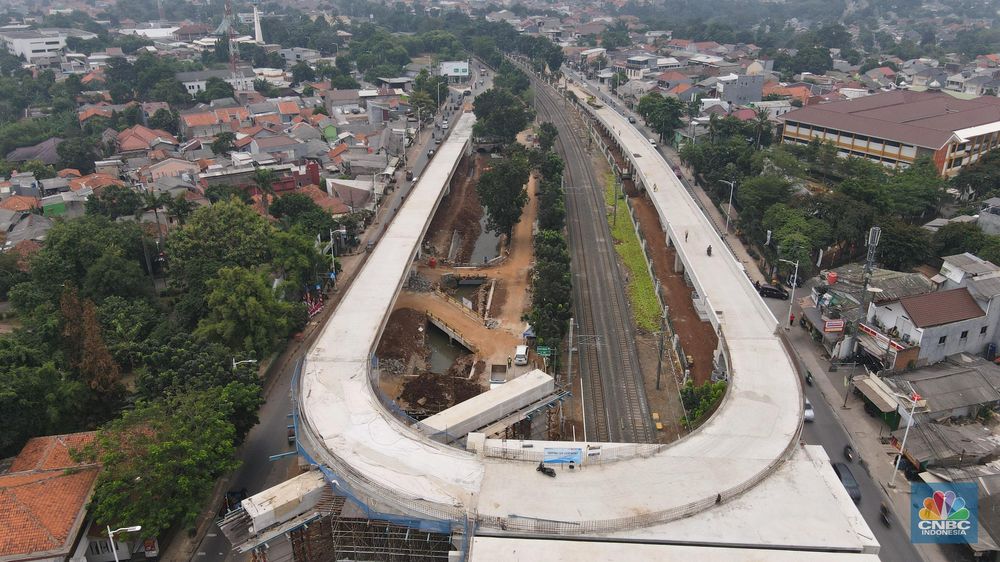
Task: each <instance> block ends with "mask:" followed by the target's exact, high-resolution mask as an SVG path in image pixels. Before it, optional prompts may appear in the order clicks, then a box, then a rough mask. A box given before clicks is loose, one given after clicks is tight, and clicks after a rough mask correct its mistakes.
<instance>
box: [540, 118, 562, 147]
mask: <svg viewBox="0 0 1000 562" xmlns="http://www.w3.org/2000/svg"><path fill="white" fill-rule="evenodd" d="M558 136H559V130H558V129H556V126H555V125H553V124H552V123H549V122H548V121H545V122H544V123H542V124H541V125H539V126H538V147H539V148H540V149H541V151H542V152H548V151H549V150H551V149H552V146H553V145H555V143H556V137H558Z"/></svg>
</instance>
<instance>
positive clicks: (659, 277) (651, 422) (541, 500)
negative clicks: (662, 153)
mask: <svg viewBox="0 0 1000 562" xmlns="http://www.w3.org/2000/svg"><path fill="white" fill-rule="evenodd" d="M537 91H538V92H539V93H540V94H541V95H539V96H538V97H537V98H536V102H538V103H539V105H540V109H541V111H540V113H541V114H544V115H546V116H547V117H548V119H550V120H551V121H552V122H554V123H555V125H556V126H557V127H558V129H559V133H560V134H559V139H558V141H557V146H560V147H561V148H562V150H561V152H563V153H564V154H565V155H566V158H567V169H566V170H567V173H566V176H565V181H566V184H565V190H566V192H567V216H568V217H569V219H570V220H569V221H568V223H567V229H568V231H569V240H570V242H571V244H570V246H571V251H572V252H573V254H572V256H573V266H572V267H573V272H572V274H573V283H574V294H573V301H574V303H573V304H574V313H576V314H577V315H578V316H577V318H576V324H575V325H576V326H577V330H578V331H577V332H576V334H575V338H576V339H574V336H573V335H571V336H570V338H569V343H568V345H567V346H566V347H567V349H566V352H568V353H569V357H566V359H568V361H567V362H569V363H571V364H572V360H573V358H574V357H573V353H574V351H576V353H577V354H578V357H579V363H578V364H577V367H578V369H579V371H578V372H575V371H574V370H573V369H566V371H565V372H560V370H558V369H550V365H549V361H551V360H552V359H551V358H549V357H547V356H543V355H547V354H545V353H543V354H541V355H539V354H538V353H536V352H535V351H525V350H523V348H521V347H520V346H523V345H525V344H526V343H529V342H530V340H531V336H532V332H531V330H530V327H529V326H527V325H526V324H525V321H524V320H523V318H524V315H525V312H526V311H527V310H528V307H529V306H530V303H531V294H530V287H531V284H530V280H531V274H532V267H533V252H532V248H533V243H532V242H533V241H532V237H533V229H534V228H535V218H536V216H537V213H538V208H537V205H538V200H537V187H538V186H537V185H536V184H537V178H535V177H534V176H532V177H531V178H530V180H529V182H528V184H527V186H526V189H527V191H528V195H529V197H528V203H527V204H526V205H525V208H524V211H523V214H522V216H521V220H520V222H519V223H517V225H516V226H515V228H514V230H513V233H512V235H511V238H510V240H504V239H503V238H497V237H494V236H493V235H492V234H490V233H488V232H486V229H485V227H484V224H485V223H484V220H483V209H482V206H481V205H480V203H479V200H478V197H477V196H476V189H475V188H476V183H477V181H478V179H479V178H480V177H481V175H482V173H483V172H484V171H485V170H486V169H487V168H488V166H489V162H490V159H491V158H492V157H491V156H489V155H483V154H478V153H476V152H475V151H474V145H473V144H472V135H471V132H472V125H473V122H474V120H475V119H474V116H473V115H470V114H466V115H465V116H463V117H462V118H461V119H459V120H458V123H456V124H455V126H454V129H453V130H452V132H451V135H450V137H449V138H448V139H447V140H446V141H445V143H444V144H442V146H441V148H440V149H439V150H438V152H437V155H436V156H435V158H434V159H433V160H432V161H431V163H430V164H429V166H428V168H427V169H426V170H425V172H424V173H423V174H421V179H420V181H419V182H417V183H416V185H415V186H414V188H413V192H412V194H411V195H410V196H409V197H408V198H407V201H406V204H405V205H404V206H402V207H401V209H400V213H399V214H398V215H397V217H396V218H395V219H394V220H393V222H392V224H390V225H389V226H388V228H387V230H386V232H385V236H384V238H383V240H382V242H381V243H380V244H378V246H377V247H375V249H374V250H373V251H372V253H371V256H370V257H369V259H368V260H367V263H366V264H365V265H364V266H363V267H362V269H361V270H360V272H359V273H358V275H357V277H356V278H355V279H354V280H353V282H352V283H351V285H350V286H349V287H348V288H347V289H346V293H345V295H344V297H343V300H342V301H341V304H340V306H339V307H338V308H337V310H336V311H335V314H333V315H332V316H331V318H330V319H329V321H328V322H327V324H326V325H325V326H324V327H323V328H322V332H321V334H320V335H319V337H318V338H317V340H316V342H315V344H314V345H313V346H312V347H311V349H310V351H309V353H308V354H307V355H306V357H305V360H304V361H303V363H302V364H301V366H300V367H299V368H298V369H297V370H296V373H295V375H294V379H293V382H292V400H293V411H292V418H291V419H292V426H291V428H292V429H293V430H294V435H295V441H296V450H297V453H298V455H299V456H300V458H301V459H302V460H301V462H302V466H303V468H304V469H306V470H305V471H304V472H303V474H301V475H299V476H297V477H295V478H292V479H291V480H288V481H286V482H284V483H282V484H280V485H278V486H275V487H272V488H270V489H268V490H265V491H263V492H260V493H258V494H256V495H254V496H251V497H250V498H247V499H245V500H243V502H242V504H241V509H240V510H237V511H234V512H232V513H231V514H230V515H227V517H226V518H225V519H224V520H222V521H221V522H220V527H221V529H222V531H223V533H224V534H225V535H226V536H227V538H228V539H229V540H230V541H231V542H232V544H233V545H234V548H235V549H236V550H237V551H238V552H241V553H248V554H251V555H252V556H253V557H255V558H256V559H266V560H278V559H294V560H301V561H306V560H309V561H312V560H315V561H317V562H319V561H324V562H325V561H327V560H344V559H351V560H362V559H363V560H403V559H405V560H443V559H445V558H448V559H449V560H452V559H468V560H507V559H512V557H517V556H520V557H527V558H526V559H556V558H558V556H554V554H555V553H563V554H564V555H569V553H571V552H574V553H576V555H583V554H584V552H587V551H588V550H589V549H591V548H593V549H595V550H594V552H598V551H600V552H605V553H606V554H607V555H609V556H610V553H612V552H614V553H615V554H614V555H613V556H611V557H610V558H609V559H616V558H617V559H634V560H654V559H662V558H663V557H670V556H671V555H675V556H677V557H679V556H681V555H684V554H685V553H684V552H682V551H683V549H684V548H686V546H685V545H698V548H699V551H698V554H699V555H705V556H707V559H720V560H721V559H731V560H751V559H761V558H760V557H761V556H766V557H769V558H775V559H778V558H779V557H783V556H787V557H788V559H792V558H793V557H796V556H799V557H800V556H801V555H802V553H803V552H808V553H809V556H810V557H811V558H813V559H817V560H819V559H829V560H839V559H846V557H848V556H850V557H851V559H852V560H853V559H874V558H875V556H876V555H877V553H878V543H877V542H876V541H874V540H873V539H872V538H871V531H870V529H869V528H868V527H867V525H866V524H865V522H864V520H863V519H860V518H859V517H857V516H856V513H857V510H856V508H855V507H854V506H853V504H852V502H851V499H850V498H849V497H848V496H847V494H846V492H845V491H844V490H843V488H842V486H840V484H839V482H838V481H837V477H836V475H835V474H834V473H833V471H832V470H831V469H830V468H829V466H828V464H829V457H827V455H826V453H825V452H824V451H823V449H822V448H821V447H814V446H805V445H802V444H801V443H799V441H798V435H799V433H800V431H801V424H802V393H801V388H800V386H799V385H798V382H797V377H796V374H795V370H794V367H793V365H792V364H791V361H790V359H789V357H788V355H787V352H786V350H785V349H784V348H783V347H782V346H781V344H780V342H779V341H778V338H777V337H775V336H774V333H775V328H776V326H777V320H776V319H775V318H774V316H773V314H771V312H770V311H769V310H768V309H767V308H766V306H764V304H763V302H762V301H761V300H760V298H759V296H758V295H757V294H756V291H755V289H754V287H753V285H752V284H750V283H749V282H747V280H746V278H745V274H744V273H743V271H742V269H741V267H740V265H739V263H738V262H737V261H736V260H735V259H734V258H733V257H732V256H731V255H729V254H727V253H725V252H719V254H718V255H716V256H715V257H714V258H712V257H711V255H708V256H706V255H704V252H691V251H689V248H688V247H687V245H686V243H687V242H688V237H689V233H690V236H691V238H692V247H699V248H700V247H704V246H705V245H706V244H707V243H714V244H715V245H716V246H717V247H719V248H723V247H724V246H723V243H722V241H721V239H720V238H719V236H718V234H717V233H716V232H715V230H714V229H713V228H712V227H711V225H710V224H708V223H707V219H705V217H704V215H703V214H701V212H700V210H699V209H697V207H696V206H695V205H694V203H693V202H692V200H691V198H690V196H689V195H688V194H687V193H686V192H684V191H683V189H679V186H678V185H677V184H678V180H677V178H676V177H675V176H674V174H673V173H672V172H671V170H670V168H669V167H668V166H667V165H666V163H665V162H663V160H662V159H661V158H659V157H657V156H656V155H655V153H654V152H653V151H652V149H651V148H650V147H649V146H648V145H647V143H646V142H645V141H646V139H645V138H642V137H641V135H637V133H635V132H634V131H632V130H631V129H629V128H628V127H627V126H626V125H625V121H624V118H622V117H621V116H620V115H618V114H615V113H613V112H610V111H607V110H603V109H601V110H597V109H593V108H586V107H583V106H579V107H577V108H576V111H587V112H589V114H590V120H589V121H587V123H586V128H584V127H582V126H581V125H580V123H579V121H578V120H577V118H575V117H572V118H569V119H567V118H566V114H567V113H568V112H566V111H565V109H562V108H560V107H559V104H560V102H559V100H558V99H556V98H555V97H554V96H553V95H552V93H551V92H548V91H543V88H538V90H537ZM571 122H572V123H571ZM595 149H596V150H595ZM639 158H642V159H641V160H638V159H639ZM602 160H604V161H605V162H606V163H602V162H601V161H602ZM590 163H594V164H595V165H593V166H590V165H587V164H590ZM640 163H641V166H640V165H639V164H640ZM605 166H606V167H605ZM608 169H612V170H613V171H614V172H615V173H616V175H617V176H618V177H619V178H620V179H623V180H632V183H631V184H630V183H629V182H628V181H623V182H622V184H620V187H618V188H617V189H618V190H620V192H621V193H622V195H621V197H622V198H623V199H621V200H622V201H623V203H621V204H623V205H626V206H627V208H628V214H627V215H625V218H624V221H625V222H624V223H623V224H625V225H629V228H631V229H632V230H633V231H634V233H635V236H637V237H639V238H640V242H639V243H638V244H639V246H640V250H639V252H641V253H643V254H645V257H644V258H640V260H644V261H640V262H639V263H640V265H638V266H636V264H635V263H634V262H633V263H630V262H629V260H628V258H627V257H626V256H625V255H624V253H622V252H619V251H617V248H616V246H618V245H619V244H625V243H626V241H625V240H624V239H623V238H622V237H621V236H620V231H618V230H610V231H609V224H608V216H609V214H613V216H614V217H615V220H617V217H618V214H617V213H618V205H619V204H620V203H619V199H618V197H619V195H617V193H618V191H615V192H614V193H613V195H612V198H611V199H608V200H606V201H605V203H606V204H602V201H604V198H603V196H602V193H603V191H604V190H603V187H602V186H603V181H601V179H600V178H602V177H604V176H603V175H602V172H603V171H604V170H608ZM657 186H659V188H657ZM650 188H651V189H650ZM611 207H613V209H612V208H611ZM629 217H630V218H629ZM619 223H620V224H622V223H621V222H620V221H619ZM682 241H683V242H682ZM628 243H631V241H629V242H628ZM651 254H652V255H651ZM640 270H641V274H643V275H647V276H648V277H647V279H648V280H649V281H651V282H653V283H655V291H656V297H655V298H656V301H657V302H658V305H659V307H660V311H661V316H662V317H663V318H664V320H663V321H662V322H664V323H665V322H666V321H667V319H668V316H667V314H666V311H667V309H668V308H669V312H670V314H669V325H668V326H664V324H662V323H661V324H660V328H659V330H656V329H650V328H649V327H648V324H647V326H646V327H644V328H640V327H639V326H637V323H636V318H635V317H634V314H635V311H634V308H635V306H636V304H635V301H634V300H633V299H632V298H631V297H632V296H633V293H632V291H634V289H635V286H634V284H632V283H630V281H634V280H635V278H636V276H637V275H639V274H640ZM585 314H589V316H587V315H585ZM727 318H729V319H735V320H738V321H736V322H732V321H730V322H728V323H727V322H726V319H727ZM706 320H707V322H706ZM571 326H573V324H572V323H571ZM668 330H669V331H668ZM570 333H571V334H573V331H572V328H571V331H570ZM666 335H669V339H667V338H665V336H666ZM685 339H686V341H685ZM657 340H658V341H657ZM665 340H666V341H665ZM536 351H541V348H539V349H538V350H536ZM664 367H666V370H665V371H664ZM661 371H664V372H663V374H664V375H665V377H666V378H665V379H664V382H665V384H664V385H663V386H661V385H660V384H659V383H660V381H659V378H660V377H659V375H660V374H661ZM574 373H575V374H576V376H575V377H574ZM717 377H722V379H721V380H727V382H728V384H727V388H726V396H725V399H724V400H722V402H721V403H720V404H719V406H718V408H717V409H716V410H714V412H713V413H712V414H711V415H710V416H708V417H707V419H705V420H704V422H703V423H702V424H700V426H695V427H694V428H693V429H691V430H685V431H683V432H682V431H681V430H680V429H679V427H678V425H679V423H678V422H679V419H680V417H681V416H682V415H683V413H682V412H681V411H679V410H680V408H676V406H671V405H670V402H671V401H673V402H674V403H675V404H676V403H677V402H678V401H679V400H675V399H674V398H673V397H674V396H675V394H674V393H676V395H679V394H680V384H682V382H683V381H684V380H691V381H692V382H704V381H710V380H716V378H717ZM654 380H655V381H656V382H655V384H654V383H653V382H652V381H654ZM647 398H649V401H648V402H647ZM678 398H679V396H678ZM658 401H662V404H663V405H662V406H660V405H658ZM661 412H662V413H664V414H665V418H666V419H665V421H666V422H667V423H666V424H664V423H662V422H659V421H658V418H657V417H655V416H654V415H651V414H659V413H661ZM577 413H579V414H580V416H581V417H580V418H579V419H577V417H576V416H577ZM588 416H589V417H588ZM660 419H664V418H660ZM688 427H691V426H690V425H688ZM588 429H589V431H588ZM680 437H683V438H680ZM673 441H676V442H673ZM709 466H710V467H712V470H711V471H707V470H705V469H706V467H709ZM824 467H825V468H824ZM681 483H682V484H683V485H677V484H681ZM671 484H673V485H671ZM664 486H669V487H670V490H671V492H670V493H651V490H657V489H664V488H663V487H664ZM791 498H794V501H792V500H791ZM776 499H777V500H780V505H781V506H782V507H781V510H778V511H775V510H772V509H769V508H768V506H770V505H772V504H773V503H774V501H775V500H776ZM762 518H765V519H767V520H769V521H771V523H772V524H769V525H767V526H763V527H762V526H761V525H760V521H761V520H762ZM282 537H285V538H287V540H286V541H282V540H275V539H281V538H282ZM272 542H273V543H274V544H275V545H281V546H275V547H272V546H271V544H272ZM653 545H655V548H656V549H655V551H654V549H653ZM277 548H281V549H287V551H284V550H283V551H282V552H274V550H275V549H277ZM601 549H604V550H601ZM269 550H271V552H269ZM686 554H691V553H686ZM576 555H574V558H575V557H576ZM713 557H714V558H713Z"/></svg>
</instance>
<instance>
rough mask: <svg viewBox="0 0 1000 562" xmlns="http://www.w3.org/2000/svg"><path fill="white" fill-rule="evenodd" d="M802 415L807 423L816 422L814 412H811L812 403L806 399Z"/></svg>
mask: <svg viewBox="0 0 1000 562" xmlns="http://www.w3.org/2000/svg"><path fill="white" fill-rule="evenodd" d="M804 415H805V419H806V421H807V422H812V421H816V410H813V405H812V402H810V401H809V399H808V398H806V403H805V414H804Z"/></svg>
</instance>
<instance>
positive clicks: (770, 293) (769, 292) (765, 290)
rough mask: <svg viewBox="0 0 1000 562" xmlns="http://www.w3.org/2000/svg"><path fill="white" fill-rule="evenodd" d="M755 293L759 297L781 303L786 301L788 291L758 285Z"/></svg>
mask: <svg viewBox="0 0 1000 562" xmlns="http://www.w3.org/2000/svg"><path fill="white" fill-rule="evenodd" d="M757 292H758V293H760V296H762V297H767V298H769V299H781V300H783V301H787V300H788V291H786V290H785V288H784V287H781V286H777V287H775V286H774V285H758V286H757Z"/></svg>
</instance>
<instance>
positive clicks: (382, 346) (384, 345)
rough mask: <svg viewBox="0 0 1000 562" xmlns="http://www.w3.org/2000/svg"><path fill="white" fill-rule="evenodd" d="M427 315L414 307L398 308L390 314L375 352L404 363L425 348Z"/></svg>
mask: <svg viewBox="0 0 1000 562" xmlns="http://www.w3.org/2000/svg"><path fill="white" fill-rule="evenodd" d="M426 325H427V315H426V314H424V313H423V312H420V311H417V310H413V309H412V308H398V309H396V310H393V311H392V314H390V315H389V320H388V321H387V322H386V324H385V331H384V332H383V333H382V339H380V340H379V342H378V348H377V349H376V350H375V354H376V355H377V356H378V357H379V358H380V359H395V360H397V361H401V362H403V363H404V364H405V363H409V361H410V357H412V356H413V355H415V354H417V353H422V352H423V350H424V330H423V329H422V328H425V327H426Z"/></svg>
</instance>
